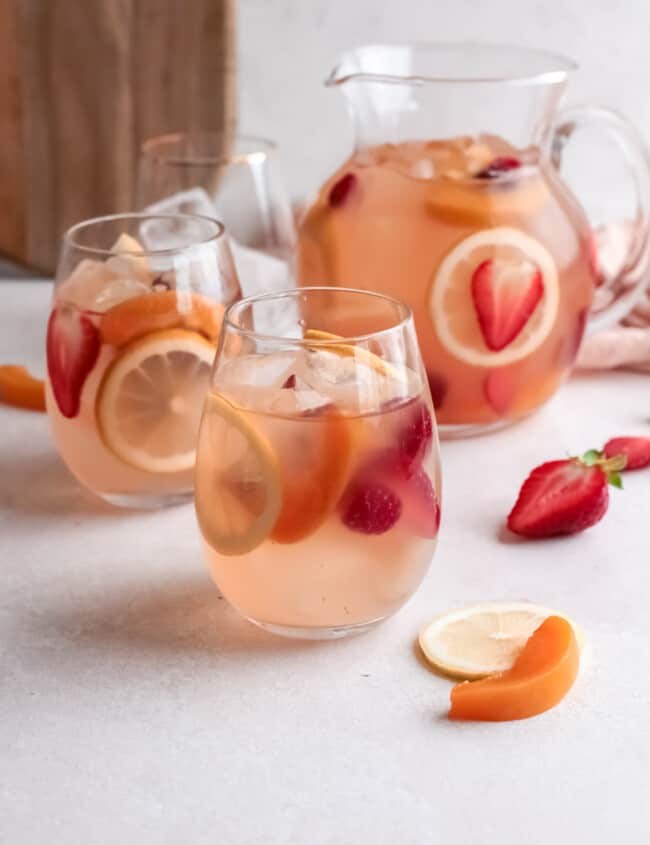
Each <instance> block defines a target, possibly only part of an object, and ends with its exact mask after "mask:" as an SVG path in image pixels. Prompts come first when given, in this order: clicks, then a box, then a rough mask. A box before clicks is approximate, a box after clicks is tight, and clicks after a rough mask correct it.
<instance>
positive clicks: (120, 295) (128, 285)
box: [92, 276, 151, 312]
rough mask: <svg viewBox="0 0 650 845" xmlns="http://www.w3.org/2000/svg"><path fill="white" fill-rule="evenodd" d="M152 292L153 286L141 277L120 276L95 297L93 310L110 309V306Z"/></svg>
mask: <svg viewBox="0 0 650 845" xmlns="http://www.w3.org/2000/svg"><path fill="white" fill-rule="evenodd" d="M150 292H151V287H150V286H149V285H148V284H145V283H144V282H142V281H140V280H139V279H136V278H133V277H132V276H118V277H117V278H115V279H114V280H113V281H111V282H109V283H108V284H106V285H105V286H104V287H103V288H102V290H101V291H100V292H99V294H98V296H97V297H96V299H95V304H94V306H93V308H92V310H93V311H101V312H103V311H108V309H109V308H112V307H113V306H114V305H118V304H119V303H120V302H124V301H125V300H127V299H131V297H133V296H141V295H142V294H145V293H150Z"/></svg>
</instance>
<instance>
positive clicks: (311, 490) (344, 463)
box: [271, 407, 355, 543]
mask: <svg viewBox="0 0 650 845" xmlns="http://www.w3.org/2000/svg"><path fill="white" fill-rule="evenodd" d="M300 428H301V431H300V436H298V437H296V438H295V439H294V440H293V441H292V443H291V451H292V454H291V455H288V454H287V455H284V456H283V460H282V461H281V462H280V468H281V470H280V471H281V476H282V485H281V486H282V510H281V511H280V515H279V517H278V519H277V521H276V523H275V525H274V526H273V531H272V532H271V539H272V540H275V542H276V543H297V542H298V541H299V540H302V539H304V538H305V537H308V536H309V535H310V534H312V533H313V532H314V531H315V530H316V529H317V528H319V527H320V525H321V524H322V523H323V522H324V521H325V519H326V517H327V515H328V514H329V513H330V512H331V511H332V510H333V509H334V507H335V505H336V503H337V501H338V500H339V498H340V496H341V494H342V492H343V488H344V486H345V483H346V481H347V478H348V473H349V468H350V463H351V460H352V452H353V444H354V442H355V439H354V438H353V437H352V431H351V428H350V426H349V425H348V421H347V420H346V419H345V417H344V416H342V414H340V413H339V412H338V411H337V410H335V409H331V408H328V407H326V408H324V409H323V411H322V412H321V413H316V414H315V415H314V419H313V420H312V421H307V420H305V421H304V422H303V423H301V426H300Z"/></svg>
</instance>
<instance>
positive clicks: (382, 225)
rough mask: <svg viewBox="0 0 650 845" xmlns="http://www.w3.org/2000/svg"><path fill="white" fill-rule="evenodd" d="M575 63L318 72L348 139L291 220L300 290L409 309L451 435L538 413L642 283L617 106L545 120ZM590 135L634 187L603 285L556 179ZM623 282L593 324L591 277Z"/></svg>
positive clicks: (630, 150)
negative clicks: (373, 296) (611, 272)
mask: <svg viewBox="0 0 650 845" xmlns="http://www.w3.org/2000/svg"><path fill="white" fill-rule="evenodd" d="M575 69H576V65H575V64H574V63H573V62H572V61H569V60H568V59H565V58H562V57H560V56H556V55H554V54H552V53H548V52H545V51H541V50H533V49H526V48H517V47H504V46H496V45H493V46H488V45H477V44H454V45H444V44H419V45H411V46H408V45H404V46H400V45H394V46H372V47H363V48H361V49H358V50H355V51H353V52H351V53H348V54H347V55H345V56H344V57H343V58H342V59H341V61H340V62H339V64H338V65H337V66H336V67H335V68H334V70H333V71H332V73H331V75H330V77H329V79H328V80H327V85H329V86H332V87H336V88H338V89H340V90H341V91H342V92H343V94H344V95H345V98H346V102H347V105H348V109H349V112H350V115H351V117H352V121H353V124H354V131H355V139H356V143H355V148H354V150H353V152H352V155H351V156H350V158H349V159H348V160H347V161H346V162H345V163H344V164H343V165H342V166H341V167H340V168H339V169H338V170H337V171H336V173H334V174H333V175H332V176H331V177H330V178H329V179H328V180H327V181H326V182H325V184H324V185H323V186H322V188H321V190H320V192H319V194H318V196H317V198H316V199H315V201H314V202H313V204H312V205H311V207H310V208H309V209H308V210H307V212H306V213H305V215H304V217H303V219H302V222H301V226H300V232H299V247H298V256H297V274H298V279H299V283H300V284H332V285H336V286H343V287H354V288H366V289H372V290H376V291H379V292H381V293H384V294H391V295H393V296H396V297H398V298H400V299H403V300H405V301H406V302H407V303H408V304H409V305H410V306H411V308H412V309H413V312H414V314H415V318H416V325H417V330H418V336H419V339H420V345H421V347H422V352H423V356H424V362H425V365H426V368H427V372H428V376H429V383H430V386H431V392H432V395H433V399H434V402H435V405H436V408H437V416H438V420H439V422H440V424H441V427H442V430H443V431H444V432H446V433H447V434H448V435H449V434H470V433H475V432H479V431H483V430H487V429H488V428H490V427H495V426H500V425H503V424H504V423H505V422H510V421H514V420H517V419H520V418H522V417H524V416H526V415H527V414H529V413H531V412H532V411H534V410H535V409H536V408H538V407H539V406H540V405H542V404H543V403H544V402H545V401H546V400H547V399H549V398H550V397H551V396H552V395H553V393H554V392H555V391H556V390H557V388H558V387H559V386H560V384H562V382H563V381H564V380H565V379H566V378H567V376H568V374H569V372H570V370H571V367H572V365H573V363H574V361H575V358H576V355H577V352H578V349H579V346H580V342H581V340H582V336H583V334H584V332H585V329H586V330H588V331H591V330H593V329H595V328H598V329H600V328H602V327H604V326H605V325H606V324H608V323H611V322H614V321H616V320H619V319H621V318H622V317H623V316H624V315H625V314H626V313H627V312H628V311H629V310H630V309H631V308H632V307H633V306H634V304H635V302H636V301H637V300H638V298H639V297H640V296H641V295H642V293H643V288H644V286H645V284H646V282H647V275H646V274H645V272H644V269H645V262H646V260H647V258H648V248H649V218H648V214H649V205H650V166H649V161H648V156H647V154H646V150H645V148H644V145H643V142H642V141H641V139H640V138H639V136H638V135H637V133H636V132H635V130H634V129H633V128H632V127H631V126H630V125H629V124H628V123H626V122H625V121H624V120H623V119H622V118H620V117H618V116H617V115H616V114H614V113H612V112H609V111H606V110H604V109H600V108H593V107H579V108H573V109H570V110H568V111H564V112H559V113H558V105H559V102H560V99H561V97H562V94H563V92H564V90H565V87H566V84H567V80H568V78H569V75H570V74H571V72H572V71H573V70H575ZM587 125H595V126H597V127H601V128H602V130H603V131H604V132H606V133H608V134H609V135H610V136H613V138H614V140H615V141H616V142H617V148H618V150H619V151H620V153H621V155H622V156H623V159H624V162H625V163H626V165H627V167H628V168H629V170H630V171H631V174H632V177H633V181H634V186H635V198H636V209H635V210H634V212H633V216H634V217H635V222H636V226H635V227H634V232H635V234H634V236H633V237H632V238H631V241H630V243H629V247H628V254H627V257H626V260H625V262H624V264H623V266H622V269H621V270H620V273H619V275H618V276H617V278H616V279H608V280H601V279H599V271H598V266H597V256H596V250H595V243H594V239H593V234H592V231H591V227H590V225H589V222H588V220H587V217H586V215H585V213H584V211H583V210H582V208H581V206H580V205H579V203H578V201H577V200H576V198H575V197H574V196H573V194H572V193H571V191H570V190H569V188H568V187H567V185H566V184H565V183H564V182H563V179H562V176H561V174H560V160H561V153H562V149H563V147H564V145H565V144H566V143H567V142H568V141H569V139H570V138H571V137H572V135H573V133H574V131H575V130H576V129H578V128H581V127H583V126H587ZM621 281H623V282H625V289H626V291H627V292H626V294H625V295H624V296H623V297H619V298H617V299H616V301H615V302H614V304H613V305H612V306H610V308H609V309H607V310H606V311H605V312H603V311H600V312H599V313H598V315H597V317H596V316H595V315H592V314H591V305H592V299H593V294H594V289H595V286H596V283H597V282H601V283H604V284H613V283H614V282H616V283H619V282H621ZM310 319H311V320H312V322H313V323H314V328H318V325H317V321H318V314H314V315H313V317H312V318H310ZM350 328H351V327H349V326H346V329H347V330H348V331H349V330H350ZM356 331H357V332H361V331H363V326H362V325H360V326H357V327H356Z"/></svg>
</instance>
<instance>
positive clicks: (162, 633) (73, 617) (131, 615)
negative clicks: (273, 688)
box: [35, 575, 336, 659]
mask: <svg viewBox="0 0 650 845" xmlns="http://www.w3.org/2000/svg"><path fill="white" fill-rule="evenodd" d="M76 601H77V603H76V604H75V605H74V606H72V607H63V608H57V607H47V606H46V607H41V609H40V610H39V615H38V619H37V620H36V621H35V624H36V625H37V626H38V634H39V635H40V636H41V637H46V638H47V640H48V643H49V644H51V645H55V646H56V647H58V648H65V649H66V650H67V651H68V652H73V651H78V652H80V653H83V654H86V655H87V654H88V653H93V654H94V656H95V657H96V658H99V659H101V653H102V652H105V653H106V655H107V657H108V656H109V655H110V656H111V658H113V659H114V658H115V657H116V656H117V655H121V656H122V657H124V656H128V658H129V659H131V658H134V657H135V658H136V659H141V658H143V657H144V658H151V659H154V658H161V657H162V658H165V657H173V656H177V655H178V656H182V655H190V656H201V655H203V656H206V657H207V656H220V655H221V656H235V655H237V654H245V655H247V656H249V657H250V656H254V654H255V653H259V654H260V655H263V656H264V657H265V658H266V657H267V656H268V655H269V654H276V655H279V654H284V653H293V652H299V651H305V650H307V649H314V648H318V647H319V646H321V645H324V644H325V643H324V642H323V641H316V642H313V641H306V640H292V639H288V638H283V637H278V636H276V635H273V634H269V633H267V632H266V631H263V630H262V629H260V628H257V627H256V626H255V625H253V624H252V623H250V622H247V621H246V620H245V619H243V618H242V617H241V616H240V615H239V614H238V613H237V612H236V611H235V610H233V609H232V608H231V607H230V606H229V605H228V603H227V602H226V600H225V599H224V598H223V597H222V596H220V595H219V593H218V592H217V590H216V588H215V587H214V585H213V584H212V582H211V581H210V580H209V579H208V578H207V577H201V576H200V575H194V576H183V577H177V578H175V579H174V580H173V581H170V580H166V582H165V583H164V584H152V583H151V581H149V582H147V583H140V584H136V585H132V586H131V587H129V588H126V587H125V586H124V585H121V586H120V587H119V589H116V590H115V591H114V592H107V593H105V594H102V595H100V596H97V594H95V595H93V596H90V595H89V596H88V597H87V598H82V599H77V600H76ZM327 645H328V646H329V647H330V648H331V647H332V646H336V642H334V643H333V642H331V641H329V642H327Z"/></svg>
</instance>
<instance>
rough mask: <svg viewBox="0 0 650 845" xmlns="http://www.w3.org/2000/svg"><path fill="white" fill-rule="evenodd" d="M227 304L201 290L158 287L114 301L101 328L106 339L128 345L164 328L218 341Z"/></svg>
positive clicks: (104, 340)
mask: <svg viewBox="0 0 650 845" xmlns="http://www.w3.org/2000/svg"><path fill="white" fill-rule="evenodd" d="M223 313H224V307H223V305H221V304H220V303H218V302H215V301H213V300H210V299H206V298H205V297H204V296H201V295H200V294H198V293H192V292H190V291H182V290H166V291H156V292H154V293H146V294H143V295H141V296H134V297H131V298H130V299H126V300H124V301H123V302H120V303H119V304H118V305H114V306H113V307H112V308H110V309H109V310H108V311H106V313H105V314H104V315H103V317H102V320H101V323H100V327H99V331H100V335H101V338H102V341H103V342H104V343H108V344H110V345H111V346H117V347H121V346H125V345H126V344H127V343H130V342H131V341H133V340H135V339H136V338H138V337H142V335H145V334H148V333H150V332H154V331H162V330H163V329H172V328H184V329H187V330H188V331H194V332H200V333H201V334H203V335H205V336H206V337H208V338H209V339H210V340H213V341H216V339H217V338H218V337H219V332H220V331H221V321H222V319H223Z"/></svg>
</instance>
